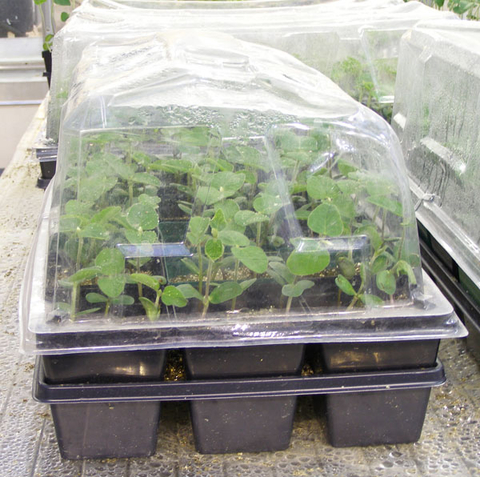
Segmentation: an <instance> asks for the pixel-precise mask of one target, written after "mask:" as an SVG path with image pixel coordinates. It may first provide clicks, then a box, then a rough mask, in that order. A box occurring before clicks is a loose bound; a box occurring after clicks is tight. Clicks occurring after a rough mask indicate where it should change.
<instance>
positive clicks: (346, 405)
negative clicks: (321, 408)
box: [326, 388, 430, 447]
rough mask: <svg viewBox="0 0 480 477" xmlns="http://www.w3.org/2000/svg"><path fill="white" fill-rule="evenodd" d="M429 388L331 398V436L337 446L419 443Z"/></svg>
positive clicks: (329, 428)
mask: <svg viewBox="0 0 480 477" xmlns="http://www.w3.org/2000/svg"><path fill="white" fill-rule="evenodd" d="M429 396H430V388H426V389H406V390H399V391H378V392H365V393H348V394H335V395H328V396H327V398H326V400H327V401H326V411H327V422H328V437H329V440H330V444H331V445H332V446H335V447H352V446H370V445H386V444H402V443H409V442H416V441H418V439H419V438H420V434H421V432H422V427H423V422H424V420H425V414H426V411H427V405H428V399H429Z"/></svg>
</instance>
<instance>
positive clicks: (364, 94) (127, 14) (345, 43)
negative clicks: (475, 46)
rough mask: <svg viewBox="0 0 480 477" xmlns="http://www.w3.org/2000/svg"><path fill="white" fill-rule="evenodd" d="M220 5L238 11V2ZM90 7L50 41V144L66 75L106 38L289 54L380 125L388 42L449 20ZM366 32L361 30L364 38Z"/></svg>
mask: <svg viewBox="0 0 480 477" xmlns="http://www.w3.org/2000/svg"><path fill="white" fill-rule="evenodd" d="M160 3H161V2H160ZM179 3H181V4H182V5H183V2H172V4H179ZM196 3H198V4H200V5H203V4H206V3H208V2H196ZM226 3H228V4H232V5H240V4H243V3H244V2H226ZM167 4H168V2H165V5H167ZM210 4H217V2H211V3H209V5H210ZM94 5H96V4H95V3H94V2H93V4H92V2H84V4H83V5H82V6H81V7H80V8H79V9H77V11H76V14H75V15H74V16H73V18H72V19H71V20H70V22H69V24H68V25H67V26H66V28H64V29H63V30H62V31H61V32H59V34H57V35H56V37H55V47H54V58H53V69H54V71H53V80H52V89H51V93H52V94H51V96H52V101H51V104H50V107H49V117H48V128H47V134H48V136H49V137H51V138H53V139H57V138H58V130H59V124H60V122H59V121H60V110H61V107H62V105H63V104H64V102H65V100H66V98H67V97H68V94H69V91H70V87H71V80H72V76H73V71H74V69H75V67H76V65H77V64H78V62H79V60H80V58H81V55H82V52H83V50H84V49H85V48H86V47H87V46H88V45H91V44H92V43H93V42H96V41H103V40H105V39H107V38H110V39H113V40H114V41H117V42H119V43H121V42H122V41H125V40H127V41H128V39H129V38H134V37H135V36H138V35H139V34H145V33H148V32H157V31H162V30H165V29H167V28H171V29H175V28H202V29H211V30H215V31H223V32H226V33H230V34H233V35H235V36H236V37H237V38H240V39H243V40H246V41H252V42H256V43H261V44H265V45H267V46H272V47H275V48H279V49H281V50H283V51H286V52H288V53H290V54H292V55H294V56H295V57H297V58H298V59H300V60H301V61H303V62H304V63H305V64H307V65H309V66H311V67H314V68H316V69H318V70H319V71H321V72H322V73H324V74H326V75H327V76H329V77H331V78H332V79H334V81H336V82H337V83H338V84H339V85H340V86H341V87H342V88H344V89H345V90H346V91H347V92H348V93H349V94H351V95H352V96H353V97H354V98H356V99H361V101H362V102H364V104H368V105H369V106H371V107H375V108H376V110H377V111H379V112H380V113H382V114H385V117H387V118H388V117H389V116H390V111H389V110H388V109H389V105H391V103H392V94H393V90H392V84H393V83H392V78H393V77H394V74H395V67H396V58H397V55H396V49H397V47H398V43H395V42H398V40H399V37H400V35H401V33H402V32H404V31H406V30H407V29H408V28H409V27H411V26H413V25H414V24H415V23H416V22H418V21H419V20H421V19H425V18H427V19H428V18H445V17H450V18H451V17H453V16H454V15H453V14H451V13H447V12H438V11H435V10H433V9H431V8H428V7H426V6H424V5H422V4H419V3H417V2H409V3H408V4H404V3H403V2H393V3H386V2H380V1H379V0H375V1H373V0H370V1H350V0H338V1H336V2H321V3H318V4H313V5H303V6H293V7H292V6H282V7H278V8H268V9H267V8H242V9H237V8H232V9H228V10H225V9H222V8H217V9H215V8H213V9H212V8H210V9H208V11H206V10H204V9H202V8H197V9H188V8H187V9H182V10H181V11H178V10H176V9H169V8H166V7H165V8H162V9H154V8H151V9H144V8H131V7H125V6H124V8H116V9H109V10H105V9H104V8H98V7H96V6H94ZM340 13H341V14H340ZM367 27H368V31H367V32H364V30H365V28H367ZM372 62H373V63H372ZM358 78H360V80H359V79H358Z"/></svg>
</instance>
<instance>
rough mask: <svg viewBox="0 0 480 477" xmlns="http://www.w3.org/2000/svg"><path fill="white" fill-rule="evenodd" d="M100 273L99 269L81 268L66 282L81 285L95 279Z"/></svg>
mask: <svg viewBox="0 0 480 477" xmlns="http://www.w3.org/2000/svg"><path fill="white" fill-rule="evenodd" d="M99 272H100V268H99V267H91V268H82V269H81V270H79V271H78V272H76V273H74V274H73V275H72V276H70V277H68V278H67V280H66V281H67V282H69V283H82V282H84V281H86V280H91V279H92V278H95V277H96V276H97V275H98V274H99Z"/></svg>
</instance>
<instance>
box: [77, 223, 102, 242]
mask: <svg viewBox="0 0 480 477" xmlns="http://www.w3.org/2000/svg"><path fill="white" fill-rule="evenodd" d="M108 235H109V234H108V230H107V229H106V228H105V227H104V226H103V225H101V224H88V225H87V226H86V227H85V228H84V229H83V230H80V232H78V236H79V237H83V238H91V239H97V240H106V239H107V238H108Z"/></svg>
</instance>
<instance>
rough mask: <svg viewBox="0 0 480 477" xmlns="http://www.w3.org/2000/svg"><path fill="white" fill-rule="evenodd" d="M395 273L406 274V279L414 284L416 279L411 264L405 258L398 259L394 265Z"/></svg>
mask: <svg viewBox="0 0 480 477" xmlns="http://www.w3.org/2000/svg"><path fill="white" fill-rule="evenodd" d="M396 269H397V273H398V274H400V273H402V274H404V275H407V276H408V281H409V282H410V283H411V284H412V285H415V284H416V283H417V279H416V278H415V273H414V272H413V268H412V267H411V265H410V264H409V263H408V262H406V261H405V260H399V261H398V262H397V265H396Z"/></svg>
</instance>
